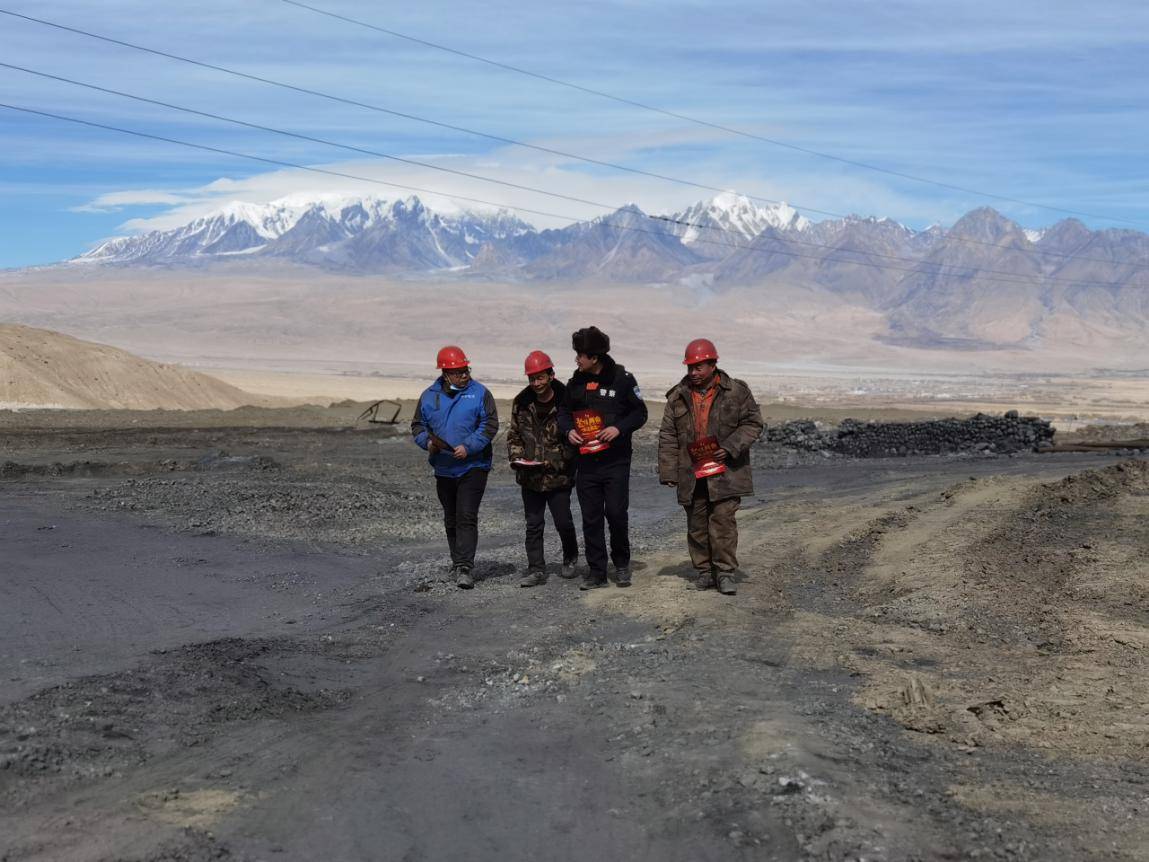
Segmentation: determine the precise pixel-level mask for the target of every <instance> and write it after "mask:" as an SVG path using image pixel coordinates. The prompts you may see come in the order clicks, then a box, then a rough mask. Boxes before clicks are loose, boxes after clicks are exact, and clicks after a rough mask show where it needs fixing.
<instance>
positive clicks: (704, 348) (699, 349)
mask: <svg viewBox="0 0 1149 862" xmlns="http://www.w3.org/2000/svg"><path fill="white" fill-rule="evenodd" d="M717 358H718V348H717V347H715V346H714V342H713V341H711V340H710V339H709V338H696V339H694V340H693V341H692V342H690V343H689V344H688V345H686V356H685V357H684V358H683V360H682V364H683V365H693V364H694V363H696V362H705V361H706V360H707V359H717Z"/></svg>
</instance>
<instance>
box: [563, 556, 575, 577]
mask: <svg viewBox="0 0 1149 862" xmlns="http://www.w3.org/2000/svg"><path fill="white" fill-rule="evenodd" d="M577 574H578V557H575V558H574V559H573V560H563V565H562V568H561V569H559V577H560V578H566V579H567V580H568V581H569V580H570V579H571V578H573V577H574V576H575V575H577Z"/></svg>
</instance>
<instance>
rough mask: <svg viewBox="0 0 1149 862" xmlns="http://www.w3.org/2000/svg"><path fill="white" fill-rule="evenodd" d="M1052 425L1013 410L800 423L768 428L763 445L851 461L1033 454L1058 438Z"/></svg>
mask: <svg viewBox="0 0 1149 862" xmlns="http://www.w3.org/2000/svg"><path fill="white" fill-rule="evenodd" d="M1053 434H1054V430H1053V426H1052V425H1051V424H1050V423H1049V422H1047V421H1045V420H1044V419H1040V418H1038V417H1036V416H1020V415H1019V414H1018V412H1017V411H1016V410H1010V411H1009V412H1008V413H1005V414H1004V415H1002V416H990V415H988V414H985V413H978V414H977V415H976V416H971V417H970V418H968V419H935V420H930V421H926V422H858V421H857V420H854V419H846V420H844V421H843V422H842V423H841V424H840V425H837V426H834V425H826V424H823V423H821V422H812V421H809V420H798V421H794V422H786V423H785V424H782V425H775V426H771V427H769V428H767V430H766V432H765V434H764V435H763V438H762V439H763V442H764V443H766V444H768V445H773V446H776V447H781V448H784V449H792V450H797V451H804V452H818V453H823V454H836V455H845V456H848V457H852V458H889V457H903V456H908V455H950V454H1009V453H1012V452H1034V451H1037V450H1038V449H1040V448H1042V447H1043V446H1046V445H1048V444H1049V443H1051V442H1052V440H1053Z"/></svg>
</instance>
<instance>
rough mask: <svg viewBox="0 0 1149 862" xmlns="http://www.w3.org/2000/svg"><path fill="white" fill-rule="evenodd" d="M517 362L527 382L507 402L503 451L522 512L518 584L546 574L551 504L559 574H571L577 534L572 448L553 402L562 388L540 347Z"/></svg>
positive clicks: (535, 583)
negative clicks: (522, 568) (522, 561)
mask: <svg viewBox="0 0 1149 862" xmlns="http://www.w3.org/2000/svg"><path fill="white" fill-rule="evenodd" d="M523 366H524V367H523V371H524V373H525V374H526V375H527V387H526V388H525V389H524V390H523V391H522V392H520V393H519V394H518V395H517V396H515V400H514V403H513V404H512V405H511V426H510V429H509V430H508V431H507V456H508V457H509V458H510V461H511V467H512V468H513V469H514V471H515V479H516V480H518V483H519V485H520V486H521V488H522V493H523V514H524V515H525V516H526V519H527V537H526V548H527V572H526V574H525V575H524V576H523V579H522V580H521V581H520V582H519V586H520V587H537V586H539V585H540V584H544V583H546V580H547V575H546V561H545V559H544V556H543V528H544V526H545V524H546V511H547V509H550V510H551V520H552V521H554V524H555V530H556V531H557V532H558V534H559V539H560V540H561V541H562V546H563V562H562V568H561V569H559V574H560V575H561V576H562V577H564V578H573V577H574V576H575V568H576V566H577V565H578V535H577V534H576V533H575V526H574V518H573V517H572V515H571V488H573V487H574V473H575V450H574V447H573V446H571V445H570V444H569V443H567V441H566V440H565V439H564V438H563V435H562V432H561V431H559V426H558V405H559V404H560V402H561V401H562V399H563V395H564V394H565V391H566V389H565V387H564V386H563V385H562V384H561V383H559V382H558V381H557V380H555V368H554V363H553V362H551V358H550V357H549V356H547V355H546V354H545V353H543V352H542V351H541V350H533V351H531V353H530V354H529V355H528V356H527V358H526V360H525V362H524V363H523Z"/></svg>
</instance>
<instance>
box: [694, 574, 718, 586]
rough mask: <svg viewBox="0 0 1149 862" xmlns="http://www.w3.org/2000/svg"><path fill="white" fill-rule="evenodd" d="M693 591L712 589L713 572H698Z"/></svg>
mask: <svg viewBox="0 0 1149 862" xmlns="http://www.w3.org/2000/svg"><path fill="white" fill-rule="evenodd" d="M694 589H696V590H712V589H714V572H699V573H698V575H697V576H696V577H695V578H694Z"/></svg>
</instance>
